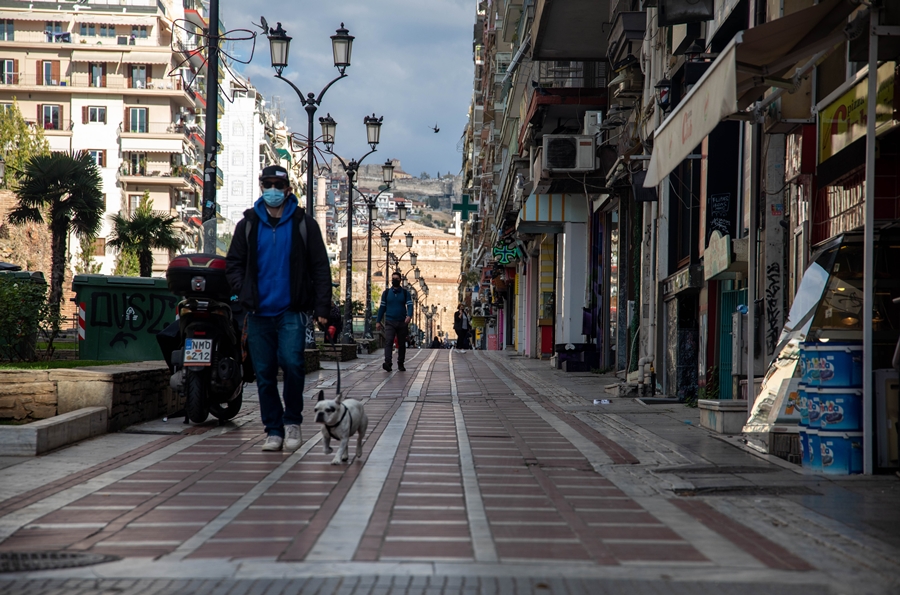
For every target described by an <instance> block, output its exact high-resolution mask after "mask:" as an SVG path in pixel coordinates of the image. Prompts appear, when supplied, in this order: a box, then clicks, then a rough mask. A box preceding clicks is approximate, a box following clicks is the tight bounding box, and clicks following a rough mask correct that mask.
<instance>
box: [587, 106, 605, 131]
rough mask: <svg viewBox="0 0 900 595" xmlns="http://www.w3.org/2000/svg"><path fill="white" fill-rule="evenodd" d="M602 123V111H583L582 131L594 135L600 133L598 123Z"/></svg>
mask: <svg viewBox="0 0 900 595" xmlns="http://www.w3.org/2000/svg"><path fill="white" fill-rule="evenodd" d="M601 124H603V112H601V111H595V110H590V111H586V112H584V133H585V134H587V135H589V136H596V135H597V134H599V133H600V125H601Z"/></svg>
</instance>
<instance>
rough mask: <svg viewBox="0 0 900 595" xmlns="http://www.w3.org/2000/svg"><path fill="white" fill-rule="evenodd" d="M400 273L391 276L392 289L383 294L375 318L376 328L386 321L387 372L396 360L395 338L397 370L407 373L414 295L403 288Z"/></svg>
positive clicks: (385, 354) (385, 355) (385, 349)
mask: <svg viewBox="0 0 900 595" xmlns="http://www.w3.org/2000/svg"><path fill="white" fill-rule="evenodd" d="M402 279H403V278H402V277H401V276H400V273H398V272H396V271H395V272H394V274H393V275H391V287H390V288H389V289H385V290H384V293H382V294H381V305H380V306H378V316H377V317H376V318H375V328H377V329H381V321H382V319H384V364H383V365H382V366H381V367H382V368H384V370H385V372H390V371H391V364H392V362H393V359H394V337H396V338H397V369H398V370H400V371H401V372H406V368H405V367H403V362H404V361H405V360H406V336H407V335H408V334H409V321H410V320H412V315H413V301H412V295H410V293H409V291H407V290H406V288H404V287H401V285H400V284H401V283H402Z"/></svg>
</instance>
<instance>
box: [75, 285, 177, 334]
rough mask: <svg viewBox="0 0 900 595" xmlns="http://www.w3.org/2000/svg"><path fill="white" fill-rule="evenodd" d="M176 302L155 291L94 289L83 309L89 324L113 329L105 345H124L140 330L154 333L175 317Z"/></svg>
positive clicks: (172, 297)
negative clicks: (111, 335) (109, 339)
mask: <svg viewBox="0 0 900 595" xmlns="http://www.w3.org/2000/svg"><path fill="white" fill-rule="evenodd" d="M177 301H178V298H176V297H175V296H172V295H163V294H159V293H147V294H145V293H142V292H140V291H121V292H113V291H95V292H93V294H92V295H91V303H90V306H89V308H88V311H87V314H88V316H89V317H90V319H89V326H90V327H93V328H102V327H107V328H111V329H117V330H118V332H117V333H116V334H115V335H114V336H113V338H112V340H111V341H110V343H109V346H110V347H115V346H116V345H117V344H118V345H120V346H121V347H127V346H128V343H129V341H136V340H137V339H138V334H140V333H146V334H151V335H156V334H158V333H159V332H160V331H161V330H162V329H164V328H165V327H166V325H168V324H169V323H170V322H171V321H172V320H173V319H174V318H175V304H176V303H177Z"/></svg>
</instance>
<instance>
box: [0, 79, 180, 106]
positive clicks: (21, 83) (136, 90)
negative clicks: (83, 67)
mask: <svg viewBox="0 0 900 595" xmlns="http://www.w3.org/2000/svg"><path fill="white" fill-rule="evenodd" d="M9 76H11V77H12V78H9V79H5V78H0V89H3V88H8V87H15V88H16V90H17V92H19V93H45V92H49V93H59V94H70V93H72V92H73V91H77V92H78V93H90V94H99V95H108V94H110V93H115V94H119V95H148V96H151V97H152V96H158V97H169V98H171V99H174V100H176V101H177V102H178V104H179V105H184V106H186V107H187V106H192V105H193V101H191V99H190V97H189V96H188V94H187V93H186V92H185V90H184V88H183V87H184V85H183V84H182V82H181V78H179V77H164V78H159V79H151V80H150V81H148V82H147V83H146V84H141V83H135V84H129V82H128V79H126V78H125V77H122V76H114V75H109V76H107V77H106V84H105V85H103V86H99V85H96V84H92V81H91V76H90V74H88V73H87V72H76V73H74V74H71V75H68V76H62V77H61V78H60V80H56V79H49V80H47V81H43V82H46V83H47V84H40V85H39V84H37V83H36V81H35V78H36V77H35V74H34V72H33V71H32V72H28V73H25V72H18V73H9ZM7 80H9V81H18V84H9V83H6V81H7Z"/></svg>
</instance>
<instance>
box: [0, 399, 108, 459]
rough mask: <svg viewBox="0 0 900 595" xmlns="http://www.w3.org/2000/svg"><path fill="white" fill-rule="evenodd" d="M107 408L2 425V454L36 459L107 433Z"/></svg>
mask: <svg viewBox="0 0 900 595" xmlns="http://www.w3.org/2000/svg"><path fill="white" fill-rule="evenodd" d="M106 428H107V411H106V407H85V408H83V409H77V410H75V411H70V412H69V413H63V414H62V415H57V416H54V417H51V418H48V419H41V420H38V421H35V422H32V423H30V424H25V425H21V426H0V455H3V456H34V455H39V454H42V453H45V452H48V451H51V450H54V449H56V448H59V447H61V446H65V445H67V444H72V443H73V442H79V441H81V440H85V439H87V438H92V437H94V436H99V435H100V434H105V433H106Z"/></svg>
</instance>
